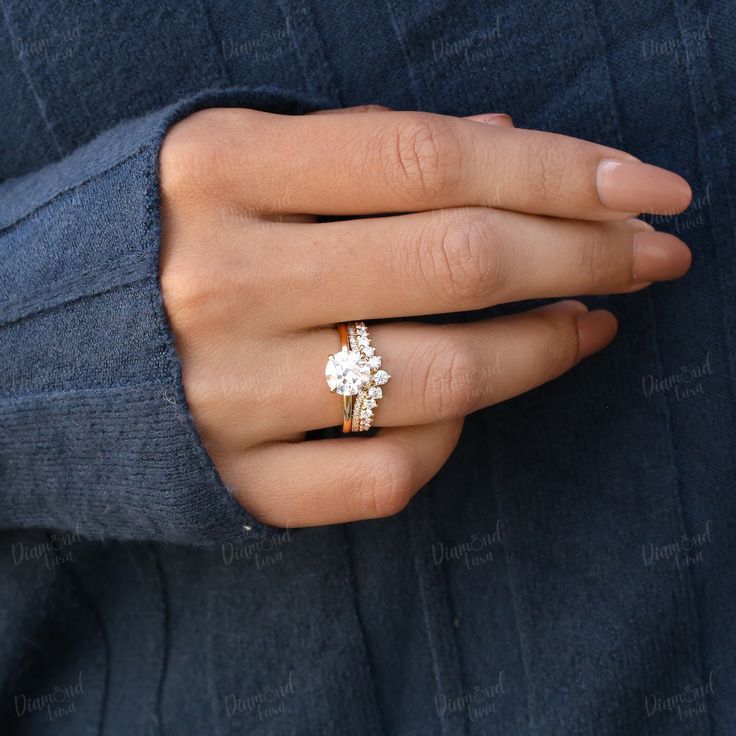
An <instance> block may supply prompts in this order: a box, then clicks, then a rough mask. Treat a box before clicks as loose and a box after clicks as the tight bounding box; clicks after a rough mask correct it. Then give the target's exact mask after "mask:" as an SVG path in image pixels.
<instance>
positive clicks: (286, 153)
mask: <svg viewBox="0 0 736 736" xmlns="http://www.w3.org/2000/svg"><path fill="white" fill-rule="evenodd" d="M494 121H495V122H499V123H504V122H505V121H504V120H503V119H500V118H499V119H496V120H494V119H490V120H489V122H492V123H493V122H494ZM160 183H161V190H162V203H163V207H162V216H163V225H164V227H163V242H162V255H161V286H162V291H163V295H164V302H165V306H166V309H167V313H168V316H169V319H170V322H171V326H172V330H173V333H174V336H175V340H176V347H177V352H178V354H179V356H180V357H181V361H182V366H183V382H184V389H185V393H186V396H187V400H188V402H189V405H190V409H191V411H192V415H193V417H194V421H195V424H196V426H197V428H198V430H199V433H200V435H201V437H202V440H203V442H204V443H205V445H206V447H207V448H208V451H209V453H210V455H211V456H212V458H213V461H214V462H215V465H216V467H217V469H218V471H219V473H220V475H221V477H222V479H223V481H224V482H225V484H226V485H227V486H228V487H229V488H231V490H232V491H233V493H234V495H235V497H236V498H237V499H238V500H239V501H240V502H241V503H242V504H243V505H244V506H245V507H246V508H247V509H248V510H249V511H250V512H251V513H252V514H253V515H254V516H255V517H256V518H257V519H259V520H260V521H262V522H264V523H268V524H275V525H278V526H290V527H297V526H307V525H318V524H331V523H337V522H343V521H350V520H356V519H365V518H370V517H380V516H385V515H389V514H393V513H396V512H398V511H399V510H400V509H402V508H403V507H404V506H405V504H406V503H407V502H408V500H409V499H410V498H411V496H412V495H413V494H414V493H415V492H416V491H417V490H418V489H420V488H421V487H422V486H423V485H424V484H425V483H426V482H427V481H428V480H429V479H430V478H431V477H432V476H433V475H434V474H435V473H436V472H437V470H438V469H439V468H440V467H441V466H442V465H443V463H444V462H445V461H446V459H447V457H448V456H449V454H450V453H451V452H452V450H453V448H454V446H455V444H456V442H457V439H458V437H459V433H460V429H461V426H462V422H463V417H464V416H465V415H466V414H468V413H470V412H473V411H475V410H477V409H480V408H482V407H486V406H489V405H491V404H494V403H497V402H499V401H503V400H505V399H507V398H509V397H512V396H515V395H517V394H520V393H523V392H524V391H528V390H529V389H531V388H533V387H535V386H538V385H540V384H542V383H544V382H545V381H549V380H550V379H552V378H555V377H556V376H559V375H560V374H561V373H563V372H565V371H567V370H568V369H570V368H571V367H572V366H574V365H576V364H577V363H578V362H579V361H580V360H582V359H583V358H586V357H588V356H589V355H591V354H592V353H594V352H596V351H598V350H600V349H601V348H603V347H604V346H605V345H607V344H608V343H609V342H610V341H611V340H612V339H613V337H614V334H615V332H616V321H615V319H614V317H613V316H612V315H611V314H610V313H608V312H606V311H592V312H589V311H587V309H586V307H585V306H584V305H583V304H582V303H580V302H577V301H562V302H558V303H555V304H553V305H550V306H545V307H542V308H540V309H534V310H531V311H527V312H524V313H521V314H517V315H514V316H510V317H503V318H496V319H489V320H482V321H478V322H475V323H467V324H458V325H429V324H424V323H418V322H412V321H402V322H391V323H383V324H382V323H378V324H370V323H369V327H370V332H371V337H372V342H373V345H374V346H375V347H376V349H377V352H378V354H380V355H381V356H382V357H383V363H384V366H385V367H386V368H387V369H388V370H389V371H390V372H391V374H392V376H393V378H392V380H391V381H390V383H389V384H387V385H386V386H385V395H384V397H383V399H382V400H381V402H380V403H379V406H378V408H377V409H376V414H375V420H374V426H379V427H385V429H382V430H381V431H380V432H378V433H377V434H376V435H375V436H373V437H364V436H351V437H347V438H342V439H324V440H315V441H308V442H305V441H302V440H303V438H304V433H305V432H306V431H308V430H312V429H318V428H324V427H330V426H335V425H339V424H340V423H341V417H342V402H341V401H340V399H339V397H337V396H335V395H333V394H330V392H329V390H328V388H327V385H326V383H325V380H324V367H325V363H326V360H327V356H328V354H330V353H333V352H335V351H336V350H337V349H338V348H339V341H338V334H337V331H336V329H335V323H337V322H346V321H350V320H382V319H384V318H389V317H407V316H416V315H426V314H435V313H447V312H456V311H465V310H476V309H480V308H484V307H489V306H492V305H495V304H499V303H504V302H514V301H519V300H524V299H532V298H543V297H564V296H569V295H579V294H600V293H611V292H629V291H634V290H637V289H641V288H644V287H645V286H647V285H648V284H649V283H651V282H653V281H660V280H664V279H672V278H676V277H679V276H681V275H682V274H684V273H685V272H686V271H687V269H688V268H689V264H690V252H689V250H688V248H687V247H686V246H685V245H684V244H683V243H682V242H680V241H679V240H678V239H677V238H675V237H673V236H671V235H667V234H663V233H655V232H654V231H653V229H652V228H651V227H650V226H649V225H647V224H645V223H643V222H641V221H639V220H634V219H631V218H632V217H633V216H635V215H636V214H637V213H639V212H642V211H648V212H651V213H667V214H674V213H676V212H680V211H682V210H684V209H685V208H686V207H687V206H688V204H689V202H690V197H691V194H690V188H689V187H688V185H687V183H686V182H685V181H684V180H682V179H681V178H680V177H678V176H677V175H675V174H672V173H670V172H666V171H664V170H662V169H657V168H655V167H652V166H648V165H645V164H642V163H640V162H639V161H638V160H637V159H635V158H633V157H632V156H629V155H628V154H625V153H623V152H621V151H617V150H614V149H610V148H606V147H604V146H599V145H596V144H593V143H588V142H585V141H580V140H576V139H572V138H568V137H564V136H560V135H554V134H549V133H542V132H537V131H531V130H518V129H515V128H513V127H509V126H508V125H503V124H501V125H488V124H484V123H483V122H479V121H477V120H467V119H461V118H453V117H447V116H442V115H435V114H429V113H417V112H393V111H386V110H381V109H370V108H369V109H365V108H364V109H361V110H360V111H356V110H347V111H341V114H313V115H306V116H282V115H274V114H269V113H264V112H258V111H254V110H243V109H210V110H204V111H201V112H198V113H195V114H194V115H191V116H190V117H189V118H187V119H185V120H183V121H181V122H180V123H178V124H177V125H175V126H174V127H173V128H172V129H171V130H170V131H169V133H168V134H167V136H166V138H165V140H164V144H163V147H162V150H161V156H160ZM386 213H397V214H393V215H391V214H386ZM376 214H381V215H382V216H380V217H368V218H359V219H343V220H338V221H331V222H317V221H316V218H315V217H314V215H340V216H343V217H349V216H354V215H376Z"/></svg>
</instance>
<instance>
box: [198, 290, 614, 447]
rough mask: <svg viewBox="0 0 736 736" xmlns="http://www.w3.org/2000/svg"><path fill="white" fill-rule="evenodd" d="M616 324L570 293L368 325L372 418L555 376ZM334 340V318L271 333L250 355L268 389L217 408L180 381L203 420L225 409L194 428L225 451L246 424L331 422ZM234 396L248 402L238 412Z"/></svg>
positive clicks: (461, 405) (488, 399) (405, 420)
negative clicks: (501, 313) (524, 308)
mask: <svg viewBox="0 0 736 736" xmlns="http://www.w3.org/2000/svg"><path fill="white" fill-rule="evenodd" d="M616 328H617V325H616V320H615V318H614V317H613V315H611V314H610V313H609V312H606V311H602V310H598V311H592V312H588V311H587V309H586V307H585V305H583V304H582V303H580V302H576V301H563V302H557V303H555V304H550V305H547V306H544V307H540V308H538V309H533V310H530V311H528V312H523V313H521V314H517V315H512V316H508V317H498V318H493V319H488V320H482V321H479V322H473V323H467V324H446V325H429V324H423V323H417V322H393V323H384V324H374V325H369V332H370V337H371V344H372V346H373V347H375V350H376V354H377V355H380V356H381V358H382V368H383V369H385V370H386V371H388V372H389V373H390V374H391V380H390V381H389V382H388V383H387V384H386V385H385V386H383V393H384V395H383V398H382V399H381V400H380V401H379V402H378V406H377V407H376V409H375V419H374V422H373V425H374V426H377V427H381V426H383V427H386V426H408V425H421V424H430V423H434V422H438V421H442V420H445V419H452V418H457V417H461V416H464V415H466V414H469V413H471V412H473V411H476V410H477V409H481V408H483V407H486V406H489V405H491V404H495V403H498V402H501V401H504V400H505V399H508V398H510V397H512V396H516V395H517V394H521V393H524V392H525V391H528V390H530V389H532V388H534V387H536V386H539V385H540V384H542V383H545V382H546V381H549V380H551V379H553V378H555V377H557V376H559V375H560V374H562V373H564V372H565V371H567V370H569V369H570V368H572V367H573V366H574V365H575V364H576V363H577V362H579V361H580V360H581V359H582V358H585V357H587V356H589V355H591V354H592V353H594V352H596V351H597V350H600V349H602V348H603V347H605V345H607V344H608V343H609V342H610V341H611V340H612V339H613V337H614V335H615V332H616ZM338 349H339V338H338V333H337V330H336V329H335V328H334V327H323V328H319V329H316V330H312V331H309V332H299V333H295V334H294V335H293V336H291V337H287V338H286V339H283V338H282V339H277V340H274V341H273V342H272V343H271V345H270V347H269V354H268V355H267V356H261V357H260V359H261V360H262V361H263V362H262V364H263V365H268V366H272V368H273V370H272V372H271V375H270V380H269V382H268V383H267V385H268V386H269V392H268V394H267V395H265V394H264V395H263V396H262V397H261V398H260V399H259V400H258V401H256V402H253V401H252V396H251V395H250V392H248V391H246V392H245V393H244V395H243V396H242V401H241V400H239V399H238V396H235V397H233V396H228V397H227V402H225V405H224V408H223V406H222V405H220V403H215V404H212V402H208V401H206V400H202V397H201V396H197V395H196V392H199V391H207V390H208V384H207V383H203V382H201V381H188V385H189V387H190V391H191V392H193V393H192V394H191V395H190V400H193V401H194V402H195V403H196V404H197V405H199V406H206V405H211V406H214V412H213V415H212V416H213V418H212V420H211V421H212V422H213V423H214V424H215V425H216V426H222V423H223V411H224V412H225V413H226V414H227V417H226V419H227V421H226V426H227V427H228V431H227V433H222V432H219V433H215V432H210V431H209V429H208V424H209V422H210V420H208V417H207V412H206V411H200V412H199V420H200V422H201V425H202V426H201V427H200V428H201V429H204V431H205V434H212V435H217V436H218V437H219V438H220V449H221V450H223V451H229V450H237V449H239V448H243V447H247V446H248V445H249V444H252V441H251V438H250V436H249V433H251V432H253V431H255V430H254V428H257V433H258V436H259V437H260V438H261V440H262V439H264V438H266V439H270V440H276V439H283V438H292V439H293V438H294V437H295V436H298V435H299V434H300V433H303V432H306V431H309V430H313V429H322V428H326V427H333V426H337V425H339V424H340V423H341V421H342V418H341V417H342V401H341V398H340V397H339V396H338V395H337V394H331V393H330V391H329V389H328V387H327V384H326V383H325V379H324V370H325V363H326V361H327V356H328V355H329V354H331V353H335V352H336V351H337V350H338ZM238 350H239V348H238V347H237V346H235V347H234V350H233V351H231V352H229V353H228V355H227V358H226V360H227V365H228V366H230V367H232V366H242V365H244V364H247V363H248V361H252V357H251V356H250V355H249V354H248V350H247V349H245V348H244V349H243V354H242V355H240V354H239V353H238ZM187 370H188V371H193V372H195V373H199V374H202V375H206V376H208V377H209V378H208V380H209V381H213V382H214V381H215V380H217V379H216V375H217V371H216V370H213V369H212V366H211V364H210V365H208V366H207V367H206V369H202V370H199V371H197V366H196V365H192V363H191V361H190V363H189V365H188V368H187ZM210 393H212V392H211V391H210ZM233 399H234V400H233ZM243 402H246V403H247V404H248V409H247V412H246V411H244V409H243ZM225 434H226V435H227V436H226V437H225V436H224V435H225Z"/></svg>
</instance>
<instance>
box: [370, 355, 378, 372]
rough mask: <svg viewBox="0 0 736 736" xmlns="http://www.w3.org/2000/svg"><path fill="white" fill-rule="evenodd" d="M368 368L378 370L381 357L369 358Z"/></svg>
mask: <svg viewBox="0 0 736 736" xmlns="http://www.w3.org/2000/svg"><path fill="white" fill-rule="evenodd" d="M368 367H369V368H371V370H376V369H377V368H380V367H381V356H380V355H374V356H372V357H371V358H369V359H368Z"/></svg>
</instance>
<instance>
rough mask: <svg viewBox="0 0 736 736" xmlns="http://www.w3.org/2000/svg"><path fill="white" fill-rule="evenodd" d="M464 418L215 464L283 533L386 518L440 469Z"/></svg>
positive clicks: (283, 446)
mask: <svg viewBox="0 0 736 736" xmlns="http://www.w3.org/2000/svg"><path fill="white" fill-rule="evenodd" d="M461 428H462V420H460V419H453V420H449V421H446V422H442V423H437V424H428V425H424V426H421V427H400V428H395V429H389V430H385V431H383V432H381V433H379V434H378V435H376V436H374V437H350V438H344V439H331V440H315V441H311V442H295V443H289V442H273V443H269V444H266V445H261V446H259V447H256V448H254V449H252V450H249V451H248V452H246V453H233V454H231V455H229V456H225V457H220V458H217V467H218V470H219V472H220V475H221V476H222V479H223V481H224V482H225V484H226V485H227V486H228V487H229V488H230V489H231V490H232V491H233V493H234V495H235V498H236V499H237V500H238V501H239V502H240V503H241V504H242V505H243V506H244V507H245V508H247V509H248V510H249V511H250V512H251V513H252V514H253V515H254V516H255V518H257V519H258V520H259V521H260V522H262V523H265V524H274V525H276V526H281V527H302V526H316V525H321V524H339V523H342V522H348V521H358V520H361V519H375V518H379V517H384V516H390V515H392V514H396V513H398V512H399V511H401V510H402V509H403V508H404V506H406V504H407V503H408V502H409V500H410V499H411V497H412V496H413V495H414V494H415V493H416V492H417V491H418V490H419V489H420V488H422V486H424V485H425V484H426V483H427V481H428V480H429V479H430V478H432V476H433V475H435V473H436V472H437V471H438V470H439V469H440V468H441V467H442V465H444V463H445V461H446V460H447V458H448V457H449V456H450V453H451V452H452V450H453V449H454V448H455V445H456V444H457V440H458V438H459V436H460V430H461Z"/></svg>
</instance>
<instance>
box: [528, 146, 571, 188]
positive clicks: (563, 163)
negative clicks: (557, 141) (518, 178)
mask: <svg viewBox="0 0 736 736" xmlns="http://www.w3.org/2000/svg"><path fill="white" fill-rule="evenodd" d="M568 167H569V159H568V156H567V155H566V154H565V151H563V150H562V148H561V147H558V146H555V145H551V144H550V143H549V142H548V141H537V142H535V143H534V144H533V145H532V146H530V150H529V176H528V186H529V191H530V194H531V195H532V196H533V197H534V198H535V199H540V200H542V201H545V202H555V201H557V200H559V199H560V197H561V196H562V195H563V189H564V185H565V182H566V181H567V177H568Z"/></svg>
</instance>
